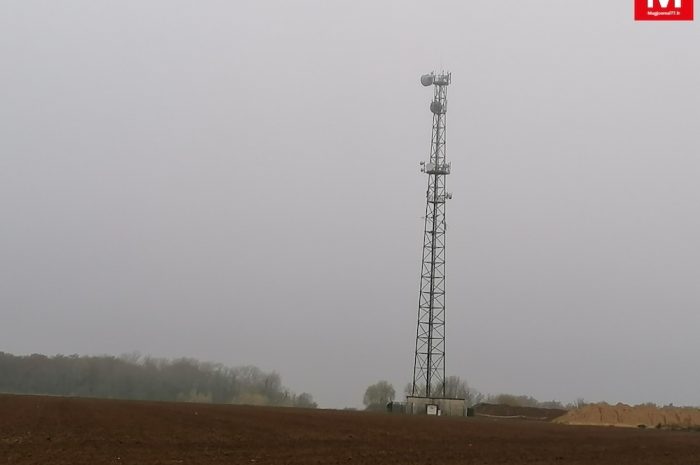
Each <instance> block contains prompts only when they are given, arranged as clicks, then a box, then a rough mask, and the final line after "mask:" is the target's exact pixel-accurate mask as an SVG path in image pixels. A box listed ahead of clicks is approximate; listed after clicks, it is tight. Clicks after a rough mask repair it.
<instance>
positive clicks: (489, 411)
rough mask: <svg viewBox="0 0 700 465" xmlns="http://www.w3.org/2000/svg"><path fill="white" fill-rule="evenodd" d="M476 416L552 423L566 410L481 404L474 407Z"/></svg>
mask: <svg viewBox="0 0 700 465" xmlns="http://www.w3.org/2000/svg"><path fill="white" fill-rule="evenodd" d="M474 413H476V416H482V417H498V418H518V419H522V420H538V421H551V420H553V419H555V418H558V417H561V416H562V415H564V414H565V413H566V410H562V409H554V408H536V407H514V406H512V405H502V404H479V405H477V406H475V407H474Z"/></svg>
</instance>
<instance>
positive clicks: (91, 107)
mask: <svg viewBox="0 0 700 465" xmlns="http://www.w3.org/2000/svg"><path fill="white" fill-rule="evenodd" d="M632 18H633V2H632V0H616V1H610V0H588V1H573V0H567V1H561V0H530V1H522V0H521V1H515V0H513V1H476V0H461V1H421V2H415V1H381V0H352V1H333V0H326V1H287V0H285V1H281V0H280V1H270V0H255V1H234V0H229V1H223V0H219V1H214V0H205V1H177V0H167V1H166V0H151V1H144V0H138V1H135V0H133V1H96V0H84V1H74V0H63V1H60V2H59V1H54V0H47V1H35V0H14V1H13V0H2V1H0V214H1V218H2V223H1V225H0V350H2V351H6V352H12V353H17V354H28V353H32V352H38V353H46V354H56V353H63V354H72V353H78V354H115V355H116V354H121V353H125V352H132V351H139V352H141V353H143V354H151V355H153V356H157V357H180V356H189V357H196V358H199V359H202V360H211V361H216V362H221V363H225V364H228V365H233V366H237V365H243V364H254V365H257V366H259V367H261V368H263V369H265V370H277V371H278V372H279V373H280V374H281V375H282V378H283V382H284V383H285V384H286V385H287V386H289V387H290V388H292V389H293V390H295V391H297V392H299V391H308V392H311V393H312V394H313V395H314V397H315V398H316V399H317V400H318V401H319V403H320V404H321V406H323V407H344V406H359V405H361V401H362V395H363V393H364V389H365V387H366V386H367V385H369V384H370V383H372V382H375V381H377V380H379V379H387V380H389V381H391V382H392V383H394V385H395V386H396V387H397V391H402V390H403V386H404V384H405V383H407V382H408V381H409V379H410V377H411V373H412V368H413V349H414V342H415V341H414V338H415V324H416V321H415V320H416V315H417V300H418V277H419V268H420V249H421V241H422V232H421V230H422V226H423V225H422V219H421V216H422V215H423V214H424V208H425V204H424V197H425V183H426V177H425V175H421V174H420V173H419V166H418V163H419V161H421V160H425V159H426V158H427V156H428V149H429V141H430V125H431V114H430V112H429V110H428V105H429V102H430V99H431V91H430V89H425V88H423V87H421V85H420V83H419V77H420V75H421V74H423V73H425V72H429V71H431V70H433V69H442V68H445V69H449V70H451V71H452V73H453V85H452V86H451V88H450V95H449V102H450V104H449V110H450V111H449V113H448V122H447V124H448V133H447V134H448V157H449V159H450V160H451V161H452V163H453V174H452V175H451V176H450V178H449V180H448V183H449V190H450V191H452V192H453V193H454V200H452V201H451V203H450V204H449V205H448V212H447V217H448V223H449V231H448V298H447V301H448V310H447V311H448V317H447V319H448V331H447V332H448V334H447V366H448V370H447V371H448V372H449V373H451V374H457V375H460V376H462V377H464V378H466V379H467V380H468V381H469V383H470V384H471V385H473V386H474V387H476V388H477V389H480V390H482V391H484V392H490V393H498V392H512V393H517V394H529V395H533V396H535V397H537V398H539V399H541V400H549V399H558V400H562V401H565V402H566V401H571V400H573V399H575V398H576V397H584V398H586V399H588V400H608V401H611V402H617V401H626V402H631V403H637V402H645V401H654V402H663V403H667V402H673V403H674V404H694V405H699V404H700V370H698V356H699V355H700V338H699V337H698V331H699V330H700V285H699V284H700V283H699V282H698V280H699V277H700V246H699V244H698V240H699V238H700V215H699V214H698V213H699V211H698V210H699V209H698V202H699V200H700V184H699V183H698V179H699V178H700V159H699V158H700V142H699V141H698V138H699V137H700V86H699V83H700V31H698V26H699V25H698V22H692V23H672V22H654V23H635V22H634V21H633V19H632Z"/></svg>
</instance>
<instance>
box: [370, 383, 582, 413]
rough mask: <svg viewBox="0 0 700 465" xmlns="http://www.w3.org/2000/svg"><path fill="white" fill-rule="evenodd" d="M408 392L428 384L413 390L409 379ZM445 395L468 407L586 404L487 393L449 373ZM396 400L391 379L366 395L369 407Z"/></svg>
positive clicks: (420, 391) (418, 393)
mask: <svg viewBox="0 0 700 465" xmlns="http://www.w3.org/2000/svg"><path fill="white" fill-rule="evenodd" d="M439 388H440V389H437V387H436V388H434V389H433V390H432V391H433V392H441V391H442V386H440V387H439ZM404 395H406V396H411V395H415V396H419V397H420V396H424V395H425V387H424V386H416V390H415V391H414V390H413V386H412V384H411V383H408V384H407V385H406V386H405V388H404ZM445 397H447V398H451V399H464V400H465V401H466V404H467V407H473V406H475V405H478V404H481V403H485V404H500V405H510V406H513V407H537V408H550V409H573V408H577V407H581V406H582V405H583V404H584V401H583V399H577V400H576V402H574V403H570V404H566V405H565V404H562V403H561V402H559V401H556V400H551V401H544V402H542V401H539V400H537V399H535V398H534V397H531V396H525V395H515V394H483V393H481V392H479V391H478V390H476V389H474V388H472V387H471V386H469V384H467V382H466V381H465V380H464V379H462V378H460V377H459V376H448V377H447V378H445ZM394 400H396V390H395V389H394V386H393V385H392V384H391V383H389V382H388V381H383V380H382V381H378V382H376V383H374V384H372V385H370V386H368V387H367V389H366V390H365V395H364V398H363V403H364V405H365V408H366V409H367V410H384V409H385V408H386V404H387V403H389V402H392V401H394Z"/></svg>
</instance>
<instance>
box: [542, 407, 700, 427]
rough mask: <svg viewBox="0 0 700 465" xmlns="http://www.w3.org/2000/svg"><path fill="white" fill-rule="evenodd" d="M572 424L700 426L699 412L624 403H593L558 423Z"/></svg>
mask: <svg viewBox="0 0 700 465" xmlns="http://www.w3.org/2000/svg"><path fill="white" fill-rule="evenodd" d="M555 422H557V423H564V424H569V425H606V426H637V427H638V426H645V427H650V428H653V427H658V428H669V429H672V428H697V427H700V409H696V408H674V407H663V408H659V407H653V406H646V405H640V406H637V407H631V406H629V405H625V404H617V405H608V404H591V405H587V406H585V407H582V408H580V409H576V410H572V411H570V412H568V413H566V414H565V415H563V416H562V417H560V418H557V419H556V420H555Z"/></svg>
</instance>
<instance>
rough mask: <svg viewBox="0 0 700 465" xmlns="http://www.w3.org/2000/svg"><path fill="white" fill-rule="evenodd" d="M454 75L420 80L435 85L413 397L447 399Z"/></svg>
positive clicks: (426, 170) (426, 166)
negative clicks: (449, 122) (449, 121)
mask: <svg viewBox="0 0 700 465" xmlns="http://www.w3.org/2000/svg"><path fill="white" fill-rule="evenodd" d="M451 80H452V75H451V74H450V73H446V72H442V73H439V74H436V73H431V74H426V75H424V76H423V77H421V83H422V84H423V85H424V86H426V87H430V86H432V87H433V92H434V95H433V101H432V102H431V103H430V111H431V112H432V113H433V136H432V142H431V144H430V160H429V161H428V162H427V163H426V162H421V167H422V168H421V171H422V172H423V173H426V174H427V175H428V190H427V201H426V206H425V227H424V229H423V230H424V233H423V264H422V266H421V280H420V281H421V282H420V296H419V299H418V325H417V328H416V353H415V361H414V365H413V386H412V395H413V396H424V397H445V231H446V229H447V224H446V223H445V202H446V201H447V200H448V199H451V198H452V195H451V194H449V193H448V192H447V191H446V182H445V181H446V179H447V175H449V174H450V169H451V166H450V163H447V151H446V148H445V140H446V139H445V136H446V132H445V130H446V126H445V115H446V113H447V87H448V86H449V84H450V82H451Z"/></svg>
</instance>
